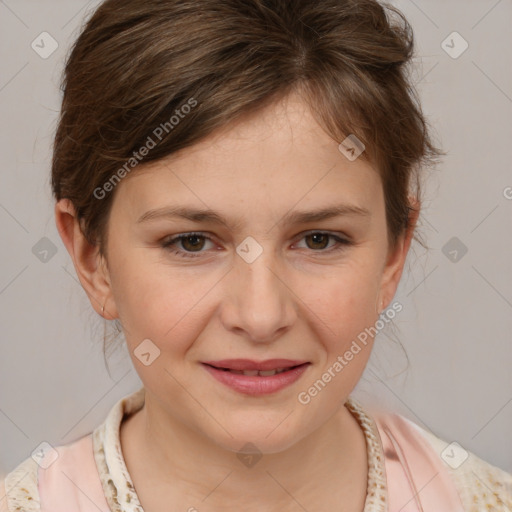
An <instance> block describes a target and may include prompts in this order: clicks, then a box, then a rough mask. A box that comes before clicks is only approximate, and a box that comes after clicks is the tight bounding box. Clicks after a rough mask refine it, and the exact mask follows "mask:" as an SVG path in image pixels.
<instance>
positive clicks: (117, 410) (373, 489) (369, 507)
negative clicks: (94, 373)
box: [92, 387, 388, 512]
mask: <svg viewBox="0 0 512 512" xmlns="http://www.w3.org/2000/svg"><path fill="white" fill-rule="evenodd" d="M144 396H145V390H144V387H142V388H140V389H139V390H138V391H136V392H134V393H132V394H131V395H128V396H125V397H124V398H122V399H121V400H119V401H118V402H117V403H116V404H115V405H114V406H113V407H112V409H111V410H110V412H109V414H108V415H107V417H106V419H105V421H104V422H103V423H102V424H101V425H100V426H99V427H97V428H96V429H95V430H94V431H93V434H92V440H93V448H94V458H95V460H96V465H97V467H98V472H99V475H100V480H101V485H102V487H103V491H104V493H105V498H106V500H107V503H108V505H109V507H110V509H111V511H112V512H144V510H143V508H142V506H141V504H140V501H139V498H138V496H137V494H136V492H135V488H134V486H133V482H132V480H131V477H130V474H129V473H128V469H127V467H126V464H125V461H124V458H123V454H122V451H121V443H120V439H119V431H120V426H121V422H122V420H123V418H124V416H127V415H130V414H132V413H134V412H137V411H138V410H139V409H141V408H142V406H143V405H144ZM345 407H347V409H348V410H349V411H350V412H351V413H352V415H353V416H354V418H355V419H356V420H357V422H358V423H359V425H360V427H361V429H362V431H363V433H364V436H365V439H366V449H367V456H368V485H367V495H366V501H365V505H364V512H387V510H388V497H387V488H386V471H385V465H384V453H383V450H382V443H381V440H380V436H379V433H378V430H377V426H376V424H375V422H374V420H373V419H372V418H371V417H370V416H369V415H368V414H366V412H365V411H364V410H363V408H362V406H361V405H360V404H359V403H358V402H357V401H356V400H355V399H353V398H349V399H348V400H347V402H346V403H345Z"/></svg>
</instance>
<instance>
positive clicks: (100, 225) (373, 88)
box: [52, 0, 445, 254]
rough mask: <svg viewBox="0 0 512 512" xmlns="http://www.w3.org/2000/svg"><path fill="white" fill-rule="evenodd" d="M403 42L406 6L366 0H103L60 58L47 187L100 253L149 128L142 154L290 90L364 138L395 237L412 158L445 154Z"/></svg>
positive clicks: (155, 154) (194, 137) (409, 40)
mask: <svg viewBox="0 0 512 512" xmlns="http://www.w3.org/2000/svg"><path fill="white" fill-rule="evenodd" d="M413 47H414V43H413V33H412V29H411V27H410V25H409V23H408V22H407V20H406V19H405V17H404V15H403V14H402V13H401V12H400V11H398V10H397V9H396V8H395V7H393V6H391V5H389V4H385V3H379V2H377V1H376V0H322V1H318V0H293V1H286V0H222V1H219V0H144V1H142V0H106V1H104V2H103V3H102V4H101V5H100V6H99V7H98V8H97V9H96V10H95V12H94V13H93V14H92V16H91V17H90V19H89V20H88V21H87V23H86V24H85V27H84V28H83V30H82V32H81V34H80V36H79V37H78V39H77V41H76V42H75V44H74V46H73V48H72V50H71V52H70V55H69V57H68V59H67V63H66V67H65V72H64V77H63V83H62V89H63V93H64V94H63V100H62V111H61V116H60V120H59V124H58V128H57V133H56V137H55V145H54V153H53V164H52V188H53V193H54V196H55V198H56V199H57V200H59V199H61V198H69V199H70V200H71V201H72V202H73V204H74V206H75V208H76V211H77V215H78V218H79V219H80V221H81V223H82V226H83V227H82V229H83V232H84V235H85V236H86V238H87V239H88V240H89V241H90V242H93V243H97V244H99V248H100V252H102V254H105V251H104V249H105V247H106V239H105V236H106V225H107V222H108V216H109V211H110V207H111V205H112V199H113V197H114V193H115V190H116V189H115V186H114V185H115V184H116V183H115V182H113V181H112V180H113V178H114V177H115V176H116V175H117V178H121V177H122V176H121V175H123V176H124V175H126V173H127V172H130V171H131V168H134V165H131V164H134V162H133V160H134V158H135V157H134V153H137V154H138V151H139V149H140V148H142V147H144V146H145V145H147V143H148V138H152V139H155V135H154V134H155V129H157V127H167V128H168V129H166V130H165V136H164V137H162V138H161V140H159V141H158V144H156V145H155V146H154V147H153V148H152V149H151V150H150V151H149V152H148V153H147V154H146V156H145V157H144V159H143V163H148V162H150V161H154V160H158V159H161V158H163V157H166V156H168V155H170V154H172V153H174V152H176V151H178V150H180V149H183V148H186V147H189V146H191V145H193V144H194V143H196V142H198V141H199V140H201V139H202V138H204V137H205V136H207V135H209V134H211V133H212V132H214V131H215V130H216V129H219V128H221V127H224V126H225V125H226V124H227V123H229V122H231V121H233V120H235V119H239V118H240V117H241V116H243V115H245V114H248V113H252V112H255V111H257V110H258V109H260V108H262V107H264V106H267V105H269V104H270V103H272V102H274V101H276V100H278V99H280V98H282V97H284V96H285V95H287V94H288V93H290V92H292V91H299V92H301V93H302V94H303V97H304V99H305V100H306V101H308V103H309V105H310V107H311V109H312V113H313V115H315V117H316V118H317V120H318V122H319V123H320V124H321V125H322V127H323V128H324V129H325V130H326V132H327V133H329V134H330V135H331V136H332V137H333V139H335V140H336V141H338V142H341V141H343V140H344V139H345V137H347V136H348V135H349V134H354V135H355V136H356V137H357V138H358V139H359V140H361V141H362V142H363V143H364V145H365V147H366V149H365V151H364V152H363V153H362V155H361V156H360V158H364V159H367V161H369V162H370V163H371V164H372V165H373V166H374V167H375V168H376V169H377V171H378V172H379V174H380V176H381V179H382V183H383V190H384V196H385V204H386V219H387V225H388V235H389V241H390V244H391V245H393V244H394V243H395V242H396V240H397V238H398V236H399V235H400V234H402V233H403V231H404V230H405V229H406V228H407V227H408V219H409V213H410V212H409V209H410V204H409V201H408V197H407V196H408V193H410V188H409V187H410V185H411V183H412V182H413V181H414V182H415V185H416V190H415V194H416V195H417V197H418V198H419V196H420V173H419V171H420V169H421V168H422V167H424V166H425V165H426V164H429V163H434V162H435V161H436V159H437V157H439V156H440V155H442V154H445V153H443V152H442V151H441V150H439V149H438V148H436V147H435V146H434V145H433V144H432V142H431V138H430V136H429V133H428V130H427V122H426V120H425V117H424V115H423V113H422V111H421V106H420V103H419V100H418V97H417V93H416V91H415V90H414V88H413V86H412V84H411V83H410V80H409V76H408V73H407V71H408V70H407V68H406V64H408V63H409V61H410V60H411V57H412V55H413ZM191 99H192V100H193V101H195V102H196V105H197V106H195V108H191V109H188V111H187V113H186V115H185V110H184V107H183V106H184V105H186V104H189V105H191V103H190V102H191ZM180 113H181V114H183V115H180ZM173 115H175V116H179V121H178V123H177V124H176V123H170V119H171V116H173ZM171 124H172V128H171ZM162 133H163V132H162ZM130 161H131V164H130V165H129V166H127V165H126V164H127V162H130ZM122 166H124V167H122ZM122 168H124V169H125V172H120V169H122ZM133 172H136V169H135V170H134V171H133ZM107 183H111V185H112V186H111V187H110V186H108V187H105V184H107ZM106 189H108V190H106ZM98 190H101V191H102V192H101V197H99V194H98V192H97V191H98ZM95 191H96V192H95ZM107 192H108V193H107ZM416 239H417V240H418V238H416ZM420 243H422V242H421V241H420ZM422 245H423V243H422Z"/></svg>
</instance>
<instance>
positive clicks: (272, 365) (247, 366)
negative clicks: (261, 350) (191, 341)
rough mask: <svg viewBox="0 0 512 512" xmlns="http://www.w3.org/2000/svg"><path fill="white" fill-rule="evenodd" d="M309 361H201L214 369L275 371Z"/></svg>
mask: <svg viewBox="0 0 512 512" xmlns="http://www.w3.org/2000/svg"><path fill="white" fill-rule="evenodd" d="M308 362H309V361H302V360H295V359H267V360H265V361H253V360H252V359H221V360H219V361H203V363H204V364H208V365H210V366H215V367H216V368H228V369H230V370H260V371H265V370H276V369H278V368H290V367H291V366H298V365H301V364H304V363H308Z"/></svg>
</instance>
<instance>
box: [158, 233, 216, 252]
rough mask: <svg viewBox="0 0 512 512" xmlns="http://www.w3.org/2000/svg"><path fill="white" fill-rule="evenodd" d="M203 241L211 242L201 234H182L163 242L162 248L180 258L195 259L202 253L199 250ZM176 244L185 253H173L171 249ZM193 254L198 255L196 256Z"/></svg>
mask: <svg viewBox="0 0 512 512" xmlns="http://www.w3.org/2000/svg"><path fill="white" fill-rule="evenodd" d="M205 240H209V241H210V242H211V238H210V237H208V236H205V235H203V234H202V233H182V234H181V235H177V236H175V237H173V238H170V239H167V240H164V242H163V243H162V247H163V248H164V249H169V250H171V251H173V252H174V254H175V255H176V256H180V257H182V258H197V257H198V256H199V255H200V253H201V252H202V251H201V249H202V248H203V247H204V241H205ZM178 244H181V245H182V246H183V247H184V248H185V251H183V250H179V249H178V250H175V251H174V250H173V249H172V248H174V247H175V246H176V245H178ZM193 253H199V254H197V255H196V254H193Z"/></svg>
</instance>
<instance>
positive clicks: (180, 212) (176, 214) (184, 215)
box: [137, 204, 371, 229]
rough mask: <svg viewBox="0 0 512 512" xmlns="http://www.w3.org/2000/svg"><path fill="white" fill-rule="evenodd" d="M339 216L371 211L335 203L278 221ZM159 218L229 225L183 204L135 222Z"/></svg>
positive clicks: (210, 212) (302, 221)
mask: <svg viewBox="0 0 512 512" xmlns="http://www.w3.org/2000/svg"><path fill="white" fill-rule="evenodd" d="M340 216H360V217H370V216H371V212H370V211H369V210H367V209H366V208H363V207H361V206H357V205H354V204H337V205H333V206H329V207H325V208H319V209H316V210H309V211H294V210H292V211H291V212H289V213H287V214H286V215H284V216H283V218H282V219H281V221H280V222H281V223H283V224H284V225H290V224H307V223H311V222H319V221H322V220H326V219H331V218H334V217H340ZM161 218H166V219H172V218H181V219H186V220H190V221H193V222H211V223H214V224H223V225H225V226H228V227H230V223H229V222H227V221H226V220H225V219H224V218H223V217H222V216H221V215H220V214H219V213H217V212H215V211H214V210H210V209H200V208H189V207H185V206H164V207H162V208H157V209H154V210H149V211H147V212H146V213H144V214H142V215H141V216H140V217H139V218H138V219H137V223H142V222H148V221H151V220H155V219H161ZM241 224H242V222H241V220H239V219H238V220H237V221H236V222H235V223H234V224H231V229H236V228H237V227H239V226H240V225H241Z"/></svg>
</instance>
